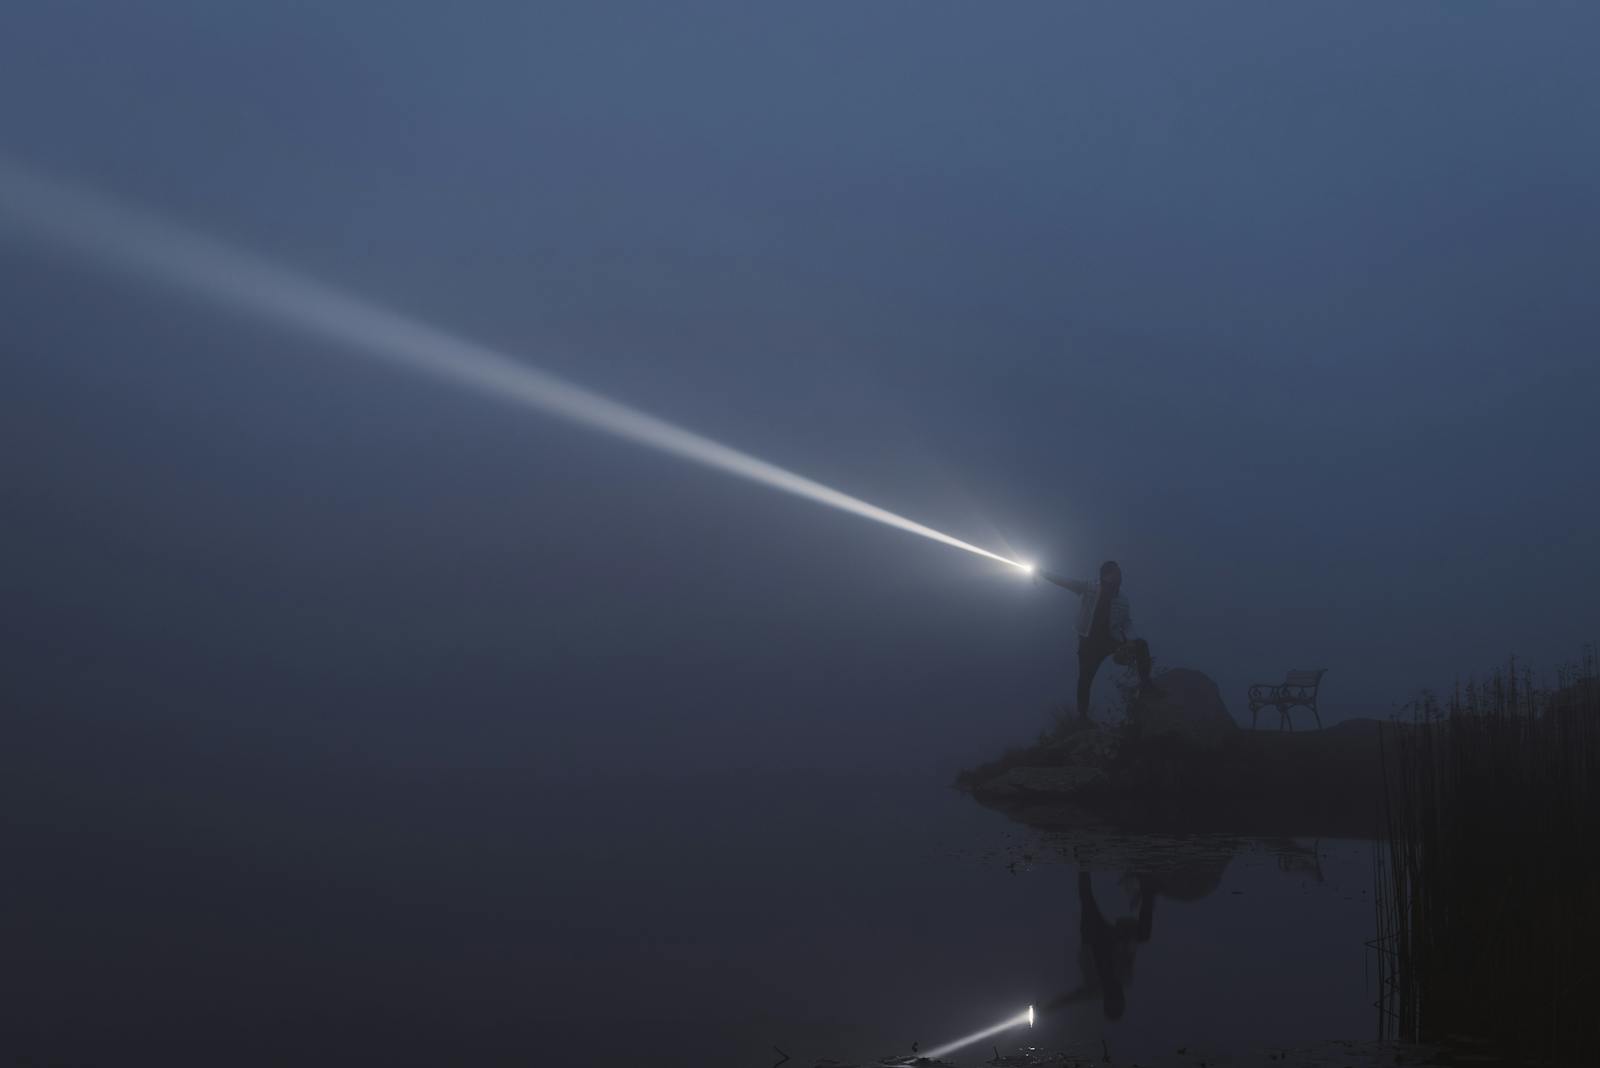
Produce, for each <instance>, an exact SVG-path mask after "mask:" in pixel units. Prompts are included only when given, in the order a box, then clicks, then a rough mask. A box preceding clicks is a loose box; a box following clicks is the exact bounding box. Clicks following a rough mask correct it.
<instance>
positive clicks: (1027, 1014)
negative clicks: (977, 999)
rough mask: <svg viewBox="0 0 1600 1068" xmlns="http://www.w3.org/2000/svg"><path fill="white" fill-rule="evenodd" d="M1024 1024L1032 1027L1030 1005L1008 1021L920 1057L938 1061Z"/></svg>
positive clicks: (1031, 1009)
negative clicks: (949, 1054) (946, 1055)
mask: <svg viewBox="0 0 1600 1068" xmlns="http://www.w3.org/2000/svg"><path fill="white" fill-rule="evenodd" d="M1024 1024H1026V1025H1027V1026H1029V1027H1032V1026H1033V1006H1032V1005H1029V1006H1028V1007H1027V1009H1026V1010H1025V1011H1023V1012H1019V1013H1017V1015H1015V1016H1013V1017H1011V1019H1009V1020H1001V1021H1000V1022H999V1023H997V1024H995V1025H994V1026H993V1027H985V1028H984V1029H983V1030H982V1031H974V1032H973V1033H972V1034H970V1035H967V1036H966V1037H964V1038H958V1039H956V1040H955V1041H954V1042H946V1043H945V1044H944V1045H942V1046H940V1047H939V1048H937V1049H930V1050H929V1051H928V1052H926V1053H924V1054H922V1056H924V1057H926V1058H928V1059H929V1060H938V1059H939V1058H940V1057H943V1056H944V1055H945V1054H947V1053H954V1052H955V1051H956V1050H958V1049H960V1048H962V1047H963V1046H970V1045H972V1044H973V1043H974V1042H982V1041H983V1040H984V1039H986V1038H992V1037H994V1036H995V1035H998V1034H999V1033H1000V1032H1001V1031H1009V1030H1011V1029H1012V1028H1013V1027H1021V1026H1023V1025H1024Z"/></svg>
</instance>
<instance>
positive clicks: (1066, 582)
mask: <svg viewBox="0 0 1600 1068" xmlns="http://www.w3.org/2000/svg"><path fill="white" fill-rule="evenodd" d="M1039 577H1040V578H1042V579H1046V580H1048V581H1050V582H1054V583H1055V584H1056V585H1057V586H1064V587H1066V588H1067V589H1069V590H1071V591H1072V592H1073V593H1075V594H1077V595H1078V596H1079V597H1082V596H1083V595H1084V594H1086V593H1088V592H1089V584H1088V583H1087V582H1080V581H1079V580H1077V579H1070V578H1067V577H1066V576H1064V575H1058V574H1056V573H1055V572H1053V571H1046V570H1045V569H1044V568H1042V567H1041V568H1040V569H1039Z"/></svg>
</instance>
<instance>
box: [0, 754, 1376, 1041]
mask: <svg viewBox="0 0 1600 1068" xmlns="http://www.w3.org/2000/svg"><path fill="white" fill-rule="evenodd" d="M5 826H6V843H5V844H6V856H7V875H6V881H5V888H4V889H3V890H0V894H3V895H4V896H3V901H4V905H5V907H4V927H3V929H0V935H3V939H4V943H5V947H6V949H5V953H4V955H3V963H0V976H3V985H0V998H3V1001H4V1006H5V1007H4V1009H0V1014H3V1015H0V1021H3V1026H4V1045H5V1053H6V1054H7V1055H8V1057H9V1058H11V1059H17V1060H20V1059H22V1058H25V1057H32V1058H35V1059H37V1060H40V1061H51V1062H53V1061H57V1060H59V1061H63V1062H66V1063H78V1064H108V1065H109V1064H128V1063H137V1062H148V1061H155V1060H161V1061H164V1062H166V1063H201V1062H207V1063H214V1064H241V1063H282V1062H286V1061H289V1060H293V1061H295V1062H297V1063H334V1062H340V1063H350V1062H357V1061H367V1062H382V1063H387V1064H424V1063H426V1064H442V1063H467V1062H469V1061H470V1062H471V1063H475V1064H505V1063H522V1064H538V1065H546V1064H548V1065H556V1064H590V1063H601V1062H604V1063H648V1064H652V1065H677V1064H683V1065H697V1066H706V1065H730V1066H762V1068H765V1066H767V1065H771V1064H772V1063H773V1062H774V1061H775V1060H777V1059H778V1058H777V1054H776V1053H774V1052H773V1047H774V1046H777V1047H779V1048H781V1049H782V1050H784V1051H786V1052H787V1053H789V1054H791V1055H792V1056H793V1057H794V1060H793V1061H791V1062H790V1065H791V1068H795V1066H805V1068H809V1066H810V1065H811V1064H813V1063H815V1062H816V1061H817V1060H819V1059H823V1058H834V1059H837V1060H841V1061H856V1060H859V1061H874V1060H876V1059H878V1058H879V1057H882V1056H885V1055H890V1054H898V1053H905V1052H908V1051H909V1050H910V1047H911V1044H912V1043H913V1042H917V1043H919V1044H920V1048H921V1049H922V1050H923V1051H926V1050H928V1049H930V1048H932V1047H936V1046H938V1045H941V1044H943V1043H946V1042H948V1041H950V1040H952V1039H955V1038H957V1037H959V1036H961V1035H963V1034H966V1033H970V1032H973V1031H976V1030H978V1029H981V1028H984V1027H987V1026H989V1025H991V1024H994V1023H996V1022H998V1021H1000V1020H1003V1019H1005V1018H1008V1017H1012V1016H1015V1015H1016V1014H1017V1013H1019V1012H1021V1011H1023V1010H1024V1009H1025V1008H1026V1007H1027V1006H1028V1005H1030V1004H1032V1005H1035V1006H1037V1007H1038V1009H1039V1011H1040V1015H1039V1016H1038V1022H1037V1025H1036V1026H1035V1027H1034V1028H1033V1030H1032V1031H1031V1033H1029V1032H1027V1031H1026V1030H1025V1029H1024V1030H1019V1031H1011V1032H1007V1033H1006V1034H1003V1035H1000V1036H997V1037H996V1038H995V1039H992V1040H986V1041H984V1042H983V1043H981V1044H977V1045H974V1046H971V1047H968V1048H967V1049H965V1050H962V1051H960V1052H958V1053H954V1054H950V1055H949V1059H951V1060H953V1061H955V1062H957V1063H960V1064H977V1063H979V1062H980V1061H983V1060H987V1059H988V1058H990V1057H991V1056H992V1055H993V1048H992V1047H993V1046H994V1045H996V1044H998V1045H999V1046H1000V1048H1001V1050H1002V1051H1005V1050H1007V1049H1010V1048H1014V1047H1015V1046H1017V1045H1018V1044H1020V1043H1024V1042H1027V1043H1032V1044H1036V1045H1040V1046H1045V1047H1051V1048H1060V1047H1074V1048H1076V1047H1083V1048H1085V1049H1092V1050H1093V1051H1094V1052H1095V1053H1096V1054H1098V1053H1099V1052H1100V1049H1101V1042H1102V1040H1104V1042H1105V1044H1106V1046H1107V1047H1108V1048H1109V1049H1110V1051H1111V1053H1112V1054H1113V1055H1114V1056H1116V1057H1117V1058H1118V1059H1119V1060H1121V1059H1124V1058H1131V1059H1138V1058H1140V1057H1149V1056H1152V1055H1155V1054H1160V1053H1172V1052H1173V1051H1174V1050H1175V1049H1176V1048H1177V1047H1179V1046H1185V1045H1188V1046H1194V1045H1196V1044H1205V1045H1210V1046H1216V1047H1223V1048H1227V1049H1237V1050H1244V1049H1248V1048H1255V1047H1259V1046H1262V1045H1265V1044H1268V1043H1273V1042H1285V1043H1289V1042H1300V1041H1307V1040H1314V1039H1322V1038H1360V1039H1367V1038H1371V1037H1373V1035H1374V1032H1375V1029H1376V1019H1375V1013H1374V1010H1373V1009H1372V1008H1371V1003H1372V1001H1373V998H1374V994H1373V992H1372V990H1371V989H1370V984H1369V980H1368V978H1367V971H1368V970H1369V967H1370V962H1369V959H1368V952H1369V951H1368V950H1367V949H1366V948H1365V947H1364V945H1363V943H1364V942H1365V941H1366V940H1367V939H1370V938H1371V937H1372V934H1373V907H1372V901H1371V881H1372V880H1371V860H1370V853H1369V846H1368V845H1367V844H1366V843H1360V842H1349V841H1330V840H1326V839H1324V840H1322V841H1321V842H1320V843H1313V842H1312V841H1310V840H1299V841H1295V842H1290V841H1287V840H1277V841H1274V842H1261V841H1250V840H1240V841H1237V842H1220V841H1212V842H1203V843H1200V844H1199V845H1198V846H1197V845H1196V844H1195V843H1194V842H1182V843H1172V842H1161V841H1155V840H1143V841H1137V842H1131V843H1118V842H1115V841H1110V842H1108V841H1105V840H1100V841H1093V842H1090V843H1088V845H1084V844H1083V843H1079V850H1078V852H1079V856H1078V857H1077V858H1076V859H1075V858H1074V857H1073V856H1072V855H1071V852H1072V843H1071V842H1068V841H1065V840H1062V839H1060V838H1052V837H1050V836H1046V835H1043V834H1040V833H1038V832H1034V831H1031V830H1029V829H1027V828H1024V827H1021V826H1019V825H1016V824H1014V823H1012V822H1010V821H1009V820H1007V819H1006V818H1005V817H1003V816H1001V815H999V814H997V813H994V812H991V811H988V810H986V809H984V808H982V807H980V806H978V805H976V804H975V803H973V802H972V801H970V800H969V799H967V798H966V797H964V796H962V795H960V794H957V793H955V792H954V791H952V790H950V789H949V788H947V787H946V786H945V785H944V784H943V783H940V782H935V781H929V780H926V779H917V778H905V779H899V780H884V779H877V780H865V779H860V778H827V777H822V776H817V777H805V776H784V777H778V778H763V777H757V776H739V775H730V776H726V777H723V778H720V779H717V780H715V781H698V782H632V783H620V784H611V785H609V786H607V787H604V788H601V787H596V786H593V785H585V786H582V787H572V788H561V789H555V788H551V787H549V786H537V785H533V784H529V783H527V782H524V781H521V780H519V779H518V777H516V776H515V775H511V774H509V773H505V772H495V773H488V774H479V775H467V774H451V775H448V776H445V775H420V774H416V775H401V774H393V773H383V774H378V773H373V772H370V771H369V772H351V773H348V774H340V775H334V774H331V773H326V772H324V773H316V774H311V773H300V774H291V773H287V772H282V773H276V772H275V773H272V774H266V773H264V772H263V773H260V774H245V773H240V772H238V771H230V772H222V771H217V772H216V773H215V774H213V775H210V776H207V775H204V774H199V773H189V774H187V775H182V776H174V777H164V778H160V779H155V778H140V777H138V776H137V775H130V776H127V777H124V778H123V779H121V780H117V779H115V778H111V779H108V778H107V777H106V776H103V775H100V776H96V777H94V778H93V779H92V781H91V780H85V781H81V782H73V781H71V780H70V778H69V779H68V781H65V782H61V781H55V780H53V779H49V780H47V779H46V778H44V777H41V778H40V779H39V780H38V781H36V782H34V783H31V784H30V789H29V796H28V797H27V803H26V804H24V805H20V806H17V807H16V808H14V809H13V811H12V813H11V814H9V815H8V817H7V823H6V825H5ZM1086 906H1087V907H1086ZM1086 932H1087V935H1088V941H1089V942H1091V943H1093V946H1091V947H1090V948H1091V949H1095V948H1097V949H1098V950H1099V953H1098V956H1097V955H1096V953H1095V952H1086V951H1085V933H1086ZM1119 991H1120V993H1119ZM1052 1003H1056V1004H1058V1006H1059V1007H1058V1008H1056V1009H1055V1010H1054V1011H1051V1012H1045V1011H1044V1010H1045V1009H1046V1007H1047V1006H1048V1005H1050V1004H1052Z"/></svg>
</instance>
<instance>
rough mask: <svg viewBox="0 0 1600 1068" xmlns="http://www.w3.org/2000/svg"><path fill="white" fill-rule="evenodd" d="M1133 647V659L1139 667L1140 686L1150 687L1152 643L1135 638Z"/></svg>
mask: <svg viewBox="0 0 1600 1068" xmlns="http://www.w3.org/2000/svg"><path fill="white" fill-rule="evenodd" d="M1130 644H1132V646H1133V659H1134V662H1135V663H1136V664H1138V665H1139V685H1141V686H1146V687H1148V686H1149V685H1150V643H1149V642H1147V641H1145V640H1144V639H1143V638H1135V639H1133V641H1132V642H1131V643H1130Z"/></svg>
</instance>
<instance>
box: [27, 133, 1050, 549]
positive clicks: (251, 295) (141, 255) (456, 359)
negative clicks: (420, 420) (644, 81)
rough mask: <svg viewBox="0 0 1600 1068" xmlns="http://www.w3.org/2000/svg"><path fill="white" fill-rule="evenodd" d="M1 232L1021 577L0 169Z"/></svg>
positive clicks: (518, 370)
mask: <svg viewBox="0 0 1600 1068" xmlns="http://www.w3.org/2000/svg"><path fill="white" fill-rule="evenodd" d="M0 223H9V224H10V225H11V226H12V227H13V228H15V229H18V230H20V231H23V232H26V233H30V234H32V235H33V236H34V237H35V238H37V239H41V240H43V241H44V242H46V243H48V244H50V245H54V246H57V247H61V248H65V249H69V250H71V251H73V252H75V253H77V254H79V255H81V256H84V257H86V258H88V259H91V260H94V261H97V262H99V263H102V264H105V265H108V266H112V267H115V268H118V269H120V270H122V271H125V272H128V273H131V274H134V275H136V276H137V277H140V278H148V279H159V280H160V281H161V282H163V283H165V284H166V285H168V286H170V287H172V288H175V289H179V290H184V291H187V292H188V293H191V294H194V295H197V296H203V297H209V298H211V299H212V300H215V301H218V302H220V303H222V304H225V305H227V306H228V307H230V308H232V309H233V310H234V311H237V312H242V313H245V314H247V315H250V316H254V317H256V318H258V319H264V320H267V321H270V322H272V323H275V324H279V325H282V326H288V327H293V328H294V329H296V330H298V331H299V332H300V333H302V334H306V335H310V336H313V337H317V338H320V339H323V340H326V341H332V342H336V343H338V344H339V345H340V346H342V347H344V348H346V349H348V350H349V351H351V352H354V353H359V354H361V355H364V356H367V357H369V358H374V359H378V360H382V361H384V362H387V363H389V364H392V365H395V366H398V367H403V368H406V369H408V370H411V371H415V372H418V373H420V374H423V375H426V376H429V377H431V378H434V379H441V380H444V381H448V382H451V383H453V384H455V385H458V386H464V387H467V388H471V389H475V390H478V391H480V392H483V393H487V394H491V395H493V396H495V397H499V398H501V399H503V400H506V401H509V402H511V403H513V404H519V405H521V406H522V407H524V408H528V409H532V410H534V411H538V412H542V413H544V414H546V415H551V416H555V417H557V418H560V419H565V420H567V421H569V422H573V423H577V424H580V425H582V426H586V427H588V428H590V429H592V430H599V431H603V432H605V433H607V434H611V435H614V436H616V437H619V438H624V439H626V440H628V441H632V442H634V443H636V444H639V445H644V446H647V447H649V448H652V449H656V450H659V451H661V452H665V453H669V454H671V455H673V456H677V457H679V458H681V459H684V460H690V461H693V462H695V463H698V464H702V465H704V466H706V467H711V468H715V469H716V470H719V471H723V472H726V473H727V474H730V475H735V476H737V477H739V478H743V479H748V480H750V481H752V482H759V483H762V484H763V485H767V486H771V487H772V488H773V489H777V490H782V491H783V492H785V493H791V494H794V495H795V496H797V497H804V498H807V499H808V500H812V501H816V502H817V503H818V504H825V505H827V506H829V507H830V508H837V509H839V510H841V511H845V512H850V513H852V514H854V515H858V516H861V517H862V518H864V519H870V520H872V521H874V522H877V523H883V524H885V525H886V526H891V527H895V528H897V529H899V530H903V531H906V532H907V533H910V534H916V535H919V536H921V537H924V538H929V539H932V540H933V541H937V542H942V543H943V544H945V545H949V546H952V547H954V548H957V549H965V550H966V551H967V552H969V553H976V554H977V555H979V556H986V557H988V558H990V559H991V560H998V561H1000V562H1001V563H1004V564H1009V565H1011V566H1012V567H1015V568H1017V569H1019V570H1021V571H1027V570H1028V568H1027V565H1025V564H1023V563H1021V562H1020V561H1017V560H1012V559H1010V558H1009V557H1005V556H1001V555H1000V554H999V553H993V552H990V551H989V550H988V549H984V548H981V547H979V546H977V545H973V544H971V543H969V542H965V541H962V540H961V539H960V538H956V537H952V536H951V535H949V534H946V533H944V532H943V531H939V530H935V529H933V528H932V527H929V526H925V525H923V524H922V523H918V522H916V521H914V520H911V519H908V518H906V517H905V516H903V515H898V514H896V513H894V512H891V511H889V510H887V509H885V508H879V507H878V506H877V505H875V504H870V503H868V502H867V501H864V500H862V499H860V498H859V497H852V496H850V495H849V494H847V493H843V492H841V491H839V490H836V489H834V488H832V487H831V486H825V485H823V484H822V483H820V482H817V481H815V480H813V479H809V478H806V477H805V476H804V475H799V474H796V473H795V472H793V471H789V470H787V469H785V468H782V467H779V466H778V465H776V464H772V463H768V462H767V461H766V460H762V459H759V458H758V457H755V456H751V455H749V454H748V453H744V452H740V451H739V450H738V449H735V448H732V447H731V446H728V445H724V444H722V443H721V442H719V441H715V440H713V439H711V438H708V437H706V436H704V435H702V434H697V433H695V432H694V431H692V430H687V429H685V428H683V427H680V426H677V425H675V424H673V423H670V422H667V421H666V420H664V419H659V418H657V417H656V416H653V415H650V414H649V413H647V412H643V411H640V410H638V409H636V408H631V407H629V406H627V405H625V404H620V403H618V402H616V401H613V400H610V399H608V398H606V397H603V396H601V395H600V394H598V393H594V392H591V391H590V390H587V389H585V388H583V387H582V386H578V385H575V384H573V383H571V382H567V381H565V380H563V379H561V378H557V377H556V376H554V375H551V374H547V373H545V372H543V371H540V370H537V369H535V368H533V367H530V366H528V365H527V364H524V363H521V362H520V361H518V360H516V359H513V358H512V357H511V356H509V355H507V354H505V353H503V352H500V351H498V350H496V349H493V348H489V347H488V346H485V345H480V344H477V343H475V342H472V341H468V340H466V339H464V338H460V337H457V336H455V335H453V334H450V333H448V332H446V331H443V330H440V329H438V328H436V327H433V326H430V325H428V324H427V323H424V322H421V321H420V320H417V319H413V318H410V317H409V316H406V315H403V314H401V313H399V312H395V311H392V310H390V309H387V308H385V307H383V306H381V305H378V304H374V303H371V302H368V301H366V300H362V299H361V298H359V297H355V296H352V295H350V294H347V293H344V292H342V291H340V290H338V289H336V288H334V287H332V286H329V285H326V284H324V283H321V282H319V281H317V280H315V279H313V278H310V277H307V276H305V275H303V274H300V273H298V272H296V271H293V270H291V269H289V268H286V267H282V266H279V265H277V264H274V263H271V262H269V261H267V260H264V259H261V258H259V257H256V256H253V255H251V254H249V253H246V252H243V251H240V250H238V249H234V248H231V247H229V246H227V245H225V244H223V243H221V242H219V241H216V240H214V239H212V238H209V237H207V236H205V235H203V234H200V233H197V232H195V231H192V230H189V229H188V228H186V227H183V226H180V225H178V224H177V223H173V222H170V221H168V220H165V219H162V218H159V217H157V216H155V215H151V214H148V213H146V212H143V211H137V210H134V209H132V208H130V207H127V206H125V205H122V204H119V203H117V202H115V201H113V200H111V199H108V198H106V197H103V196H100V195H98V194H95V193H90V192H88V191H85V190H83V189H79V188H76V187H73V186H69V185H65V184H62V183H60V182H57V181H54V180H51V179H47V178H45V177H42V176H40V175H39V174H37V173H35V172H33V171H31V170H29V169H27V168H24V167H21V166H18V165H16V164H14V163H11V162H8V161H7V160H5V159H4V158H0Z"/></svg>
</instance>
